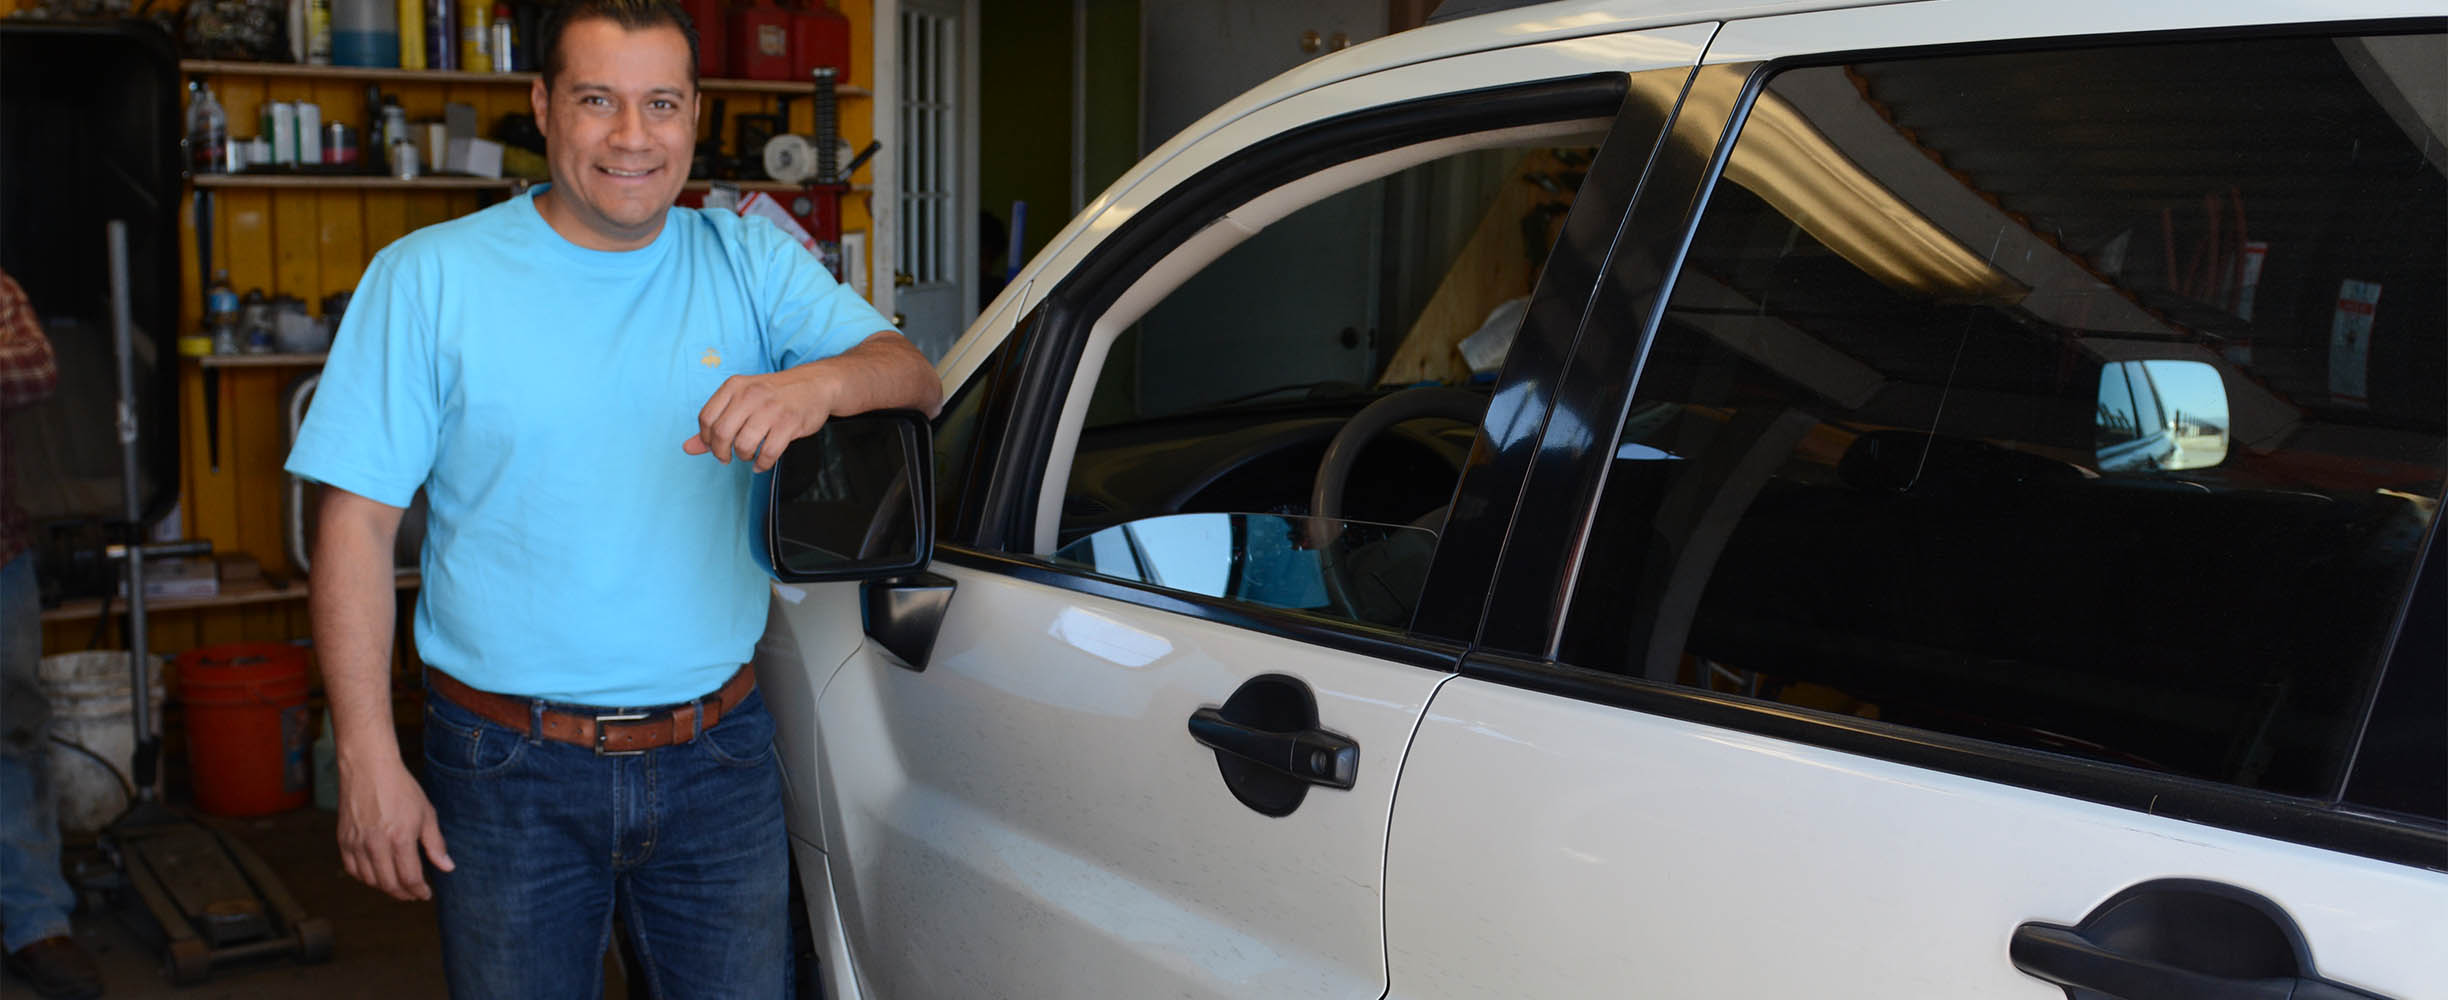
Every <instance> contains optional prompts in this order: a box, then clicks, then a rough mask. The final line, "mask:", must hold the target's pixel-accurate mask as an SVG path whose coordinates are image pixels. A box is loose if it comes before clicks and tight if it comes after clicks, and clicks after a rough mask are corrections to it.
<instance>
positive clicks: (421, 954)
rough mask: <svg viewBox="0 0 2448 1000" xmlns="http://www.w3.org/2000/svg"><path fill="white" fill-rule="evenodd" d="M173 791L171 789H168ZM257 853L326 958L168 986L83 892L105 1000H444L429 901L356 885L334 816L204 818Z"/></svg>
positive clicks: (80, 847) (616, 984) (132, 923)
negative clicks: (309, 923)
mask: <svg viewBox="0 0 2448 1000" xmlns="http://www.w3.org/2000/svg"><path fill="white" fill-rule="evenodd" d="M174 794H175V789H174ZM202 819H203V821H204V822H205V823H206V825H209V826H212V827H214V828H216V829H219V830H222V831H224V832H227V833H229V834H230V835H232V836H234V837H236V838H237V839H238V840H239V841H240V842H241V843H244V844H245V845H246V846H247V847H248V848H250V849H252V850H253V851H255V853H257V854H258V855H261V856H262V857H263V859H264V861H265V862H266V863H268V864H270V865H271V866H272V869H273V870H274V871H275V872H277V873H278V874H279V875H280V877H281V880H282V881H283V882H285V883H286V884H287V885H288V888H289V892H290V894H291V895H293V896H295V897H297V901H298V905H299V906H302V907H304V908H305V910H306V912H307V914H308V915H310V916H316V917H321V918H323V919H325V920H328V921H330V922H331V925H332V957H331V960H330V961H328V962H324V963H320V964H316V965H301V964H298V963H297V962H295V961H291V960H287V959H270V960H264V961H258V962H252V963H248V964H244V965H239V966H235V967H232V968H228V969H223V970H216V971H215V972H214V973H213V974H212V976H210V977H209V978H207V979H205V980H204V981H203V982H201V983H197V984H194V985H191V986H183V987H180V986H172V985H170V979H169V977H168V976H167V975H165V974H164V972H163V968H162V957H161V955H160V953H159V952H157V951H156V950H154V948H153V947H152V946H151V945H150V944H148V943H147V939H146V937H145V936H144V934H142V933H139V931H138V930H137V929H136V928H137V927H139V926H142V924H141V918H140V917H138V916H137V915H136V914H135V913H133V912H129V913H121V912H118V911H113V910H109V909H107V904H105V903H104V901H102V900H100V899H98V898H95V894H92V893H89V894H88V898H87V900H86V905H85V906H84V907H82V908H80V909H79V910H78V911H77V913H76V915H75V917H74V921H73V922H74V925H75V930H76V938H77V942H78V943H80V944H82V945H84V946H85V950H86V951H88V952H90V953H92V955H93V956H94V959H95V961H96V962H98V963H99V964H100V965H101V966H102V979H103V983H104V986H105V988H106V990H107V992H105V993H104V994H103V995H104V996H105V997H108V998H110V1000H331V998H334V997H349V998H356V1000H393V998H400V1000H407V998H426V997H442V996H446V995H447V994H448V990H447V989H446V988H445V987H444V984H443V979H442V944H441V933H440V931H439V930H438V929H436V927H435V926H434V913H433V904H431V903H405V902H400V901H398V900H395V899H392V898H391V897H389V896H385V895H383V894H382V893H379V892H376V891H374V890H373V889H369V888H367V887H365V886H364V885H361V884H359V883H358V882H357V881H356V880H355V879H352V878H349V877H348V873H347V872H345V871H343V870H341V868H340V848H339V844H338V841H337V840H336V839H335V836H334V830H335V819H334V814H332V813H329V812H325V811H323V810H320V809H315V808H312V807H308V808H305V809H297V810H292V811H290V812H285V813H280V814H278V815H273V816H266V817H260V818H254V819H228V818H219V817H202ZM66 855H67V856H66V858H65V859H64V860H65V862H66V864H67V865H69V866H70V867H71V869H72V870H74V868H75V867H76V866H78V865H80V864H82V865H86V866H96V865H100V864H102V863H103V862H102V860H101V852H100V851H99V850H96V849H95V848H94V847H93V846H92V844H91V838H86V841H85V843H83V844H79V843H77V842H75V841H74V840H72V841H71V842H70V843H69V844H68V846H67V849H66ZM33 996H34V991H33V989H32V988H30V987H28V986H27V985H26V984H25V982H24V981H23V980H20V979H18V978H16V977H15V976H11V975H8V974H6V973H0V1000H18V998H29V1000H30V998H32V997H33ZM604 996H605V998H606V1000H623V998H626V997H627V996H628V985H627V981H626V979H625V977H623V976H622V974H621V969H620V964H619V962H618V961H616V960H614V959H613V958H612V957H611V956H606V959H605V963H604Z"/></svg>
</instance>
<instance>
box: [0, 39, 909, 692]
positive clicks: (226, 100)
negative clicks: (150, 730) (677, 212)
mask: <svg viewBox="0 0 2448 1000" xmlns="http://www.w3.org/2000/svg"><path fill="white" fill-rule="evenodd" d="M30 5H31V4H30V2H29V0H0V15H4V14H5V13H6V12H8V11H9V10H12V9H15V8H17V7H22V6H30ZM837 6H838V7H839V9H840V10H841V12H842V13H843V14H844V15H845V16H847V17H848V18H849V19H850V20H851V33H850V37H851V61H852V75H853V82H854V83H855V84H857V85H859V86H861V87H868V86H871V85H872V84H873V82H874V80H875V72H876V69H877V66H876V63H875V61H874V58H873V56H874V41H873V31H872V30H871V28H870V25H871V22H872V10H873V8H872V3H871V0H839V2H838V5H837ZM209 79H210V81H211V84H212V87H213V91H214V93H215V94H216V95H217V96H218V97H219V98H220V100H221V102H222V104H223V106H224V107H225V108H226V109H227V110H228V112H229V118H230V121H231V123H232V127H231V131H232V133H233V134H235V135H239V136H251V135H253V134H254V133H255V131H256V129H255V125H254V122H255V121H256V120H257V113H258V109H259V108H260V107H261V106H262V105H263V103H264V102H266V101H313V102H315V103H316V104H318V105H320V106H321V108H322V111H323V120H324V121H326V122H331V121H338V122H346V123H348V124H349V125H351V126H352V127H354V128H356V129H357V130H358V132H359V134H360V135H363V134H364V128H365V125H366V122H365V121H364V118H365V86H366V84H365V82H364V81H350V80H314V79H299V78H290V77H279V78H266V77H261V76H249V75H246V74H215V75H213V76H211V77H209ZM378 86H380V87H381V88H382V90H383V91H384V92H385V93H387V94H392V95H395V96H397V97H398V99H399V102H400V104H401V105H402V106H403V107H405V108H406V109H407V112H408V117H409V119H410V120H412V121H413V120H417V119H420V118H439V117H440V116H441V114H442V109H443V106H444V105H445V104H448V103H452V102H463V103H467V104H470V105H473V106H475V108H476V109H477V112H478V119H479V122H480V127H481V128H482V129H484V130H487V131H489V130H490V129H491V128H492V125H493V123H494V122H495V121H496V120H497V119H498V118H499V117H500V116H501V115H503V114H508V113H514V112H525V111H527V110H529V104H528V86H527V84H526V83H525V82H523V81H516V82H514V81H511V80H504V81H502V82H500V83H433V82H422V81H419V82H407V83H398V82H392V81H383V82H381V83H380V84H378ZM714 97H721V98H723V99H724V101H725V102H726V103H727V105H728V110H729V112H730V113H731V114H733V115H737V114H741V113H771V112H772V111H773V110H774V108H775V104H776V100H775V98H774V97H772V96H770V95H760V94H749V93H739V92H731V93H722V92H708V93H707V94H705V95H704V96H703V97H702V99H701V100H702V101H703V104H702V105H701V107H702V111H701V126H700V127H701V129H704V130H706V131H709V132H710V130H711V126H712V111H713V106H712V103H711V102H712V98H714ZM871 107H872V102H871V101H870V99H868V98H866V97H863V96H855V95H845V96H844V97H843V99H842V101H841V114H840V120H841V129H842V132H843V137H844V138H845V139H847V140H848V141H849V142H850V143H851V144H852V146H853V148H863V147H865V145H866V144H867V142H868V141H869V139H871V138H872V137H873V134H874V127H873V120H872V117H871V114H872V112H871ZM727 125H728V123H726V128H725V131H726V132H729V131H730V129H729V128H728V127H727ZM814 127H815V125H814V109H813V108H812V107H810V102H809V101H807V100H804V99H802V100H795V101H794V102H793V108H792V122H791V128H792V130H793V131H796V132H800V133H807V132H811V131H813V130H814ZM726 138H727V137H726ZM868 179H869V178H868V168H861V174H860V175H859V176H858V177H856V178H854V180H855V181H857V182H859V183H860V184H861V185H862V186H864V185H865V183H866V182H867V181H868ZM195 196H196V192H195V190H194V189H193V188H192V187H190V188H189V189H188V190H186V191H185V192H183V194H182V201H181V238H180V244H179V245H180V254H181V262H182V268H181V274H182V275H183V276H184V277H183V281H184V283H185V289H184V291H185V294H184V295H182V296H181V298H180V301H181V302H182V303H183V306H182V307H181V316H180V325H181V328H182V329H183V330H187V331H191V332H192V331H198V330H200V328H201V326H202V323H203V316H202V313H203V288H202V286H201V284H200V281H201V279H200V276H199V270H198V262H197V260H196V239H195V229H194V220H195V212H194V203H195ZM506 196H507V195H506V194H504V193H501V192H491V191H486V192H478V191H385V190H359V189H324V190H302V189H267V188H228V187H223V188H215V189H213V190H212V202H213V212H212V253H213V262H212V266H213V267H215V268H218V269H225V270H227V271H228V272H229V278H230V283H231V285H232V286H233V287H234V288H236V289H237V290H238V291H240V292H241V293H243V292H245V291H247V290H248V289H253V288H260V289H263V291H264V293H265V294H266V295H283V294H286V295H294V296H296V297H298V298H300V299H303V300H305V302H306V303H307V305H308V308H309V309H310V310H313V311H315V312H318V313H319V312H320V311H321V308H322V306H321V303H322V299H323V297H324V296H326V295H328V294H330V293H332V292H336V291H343V290H347V289H349V288H351V287H353V286H354V285H355V284H356V282H357V279H358V278H359V276H361V275H362V274H363V273H364V271H365V265H366V261H367V260H369V259H371V258H372V257H373V256H374V254H375V253H377V252H378V251H380V250H381V249H382V248H383V247H385V246H387V245H389V244H390V243H391V241H392V240H395V239H398V238H399V237H400V236H401V235H403V234H405V233H408V232H410V231H413V230H415V229H418V228H421V227H423V226H427V225H431V224H433V223H436V222H441V221H444V220H447V219H451V218H454V217H457V216H459V215H463V214H466V213H468V212H471V211H474V210H476V209H477V208H479V207H482V206H483V205H486V204H491V203H493V202H495V201H498V200H500V199H501V198H503V197H506ZM868 197H869V196H867V195H865V194H863V193H862V194H853V195H851V196H849V197H847V198H846V199H845V204H844V205H843V213H842V214H843V228H844V229H845V230H846V231H851V232H858V231H864V230H865V229H867V228H868V227H869V224H870V218H871V216H870V214H869V205H868ZM870 266H871V268H872V262H870ZM868 287H871V288H872V287H879V285H878V284H876V283H872V282H871V283H870V285H869V286H868ZM312 370H313V369H312V368H310V367H281V368H221V369H217V372H218V377H217V379H216V380H215V381H217V386H216V387H215V389H214V390H213V392H214V395H215V397H216V398H217V400H218V403H219V406H218V410H219V420H218V427H217V430H216V431H214V432H213V434H208V430H207V427H206V420H205V400H206V388H205V383H206V382H207V379H206V378H205V375H204V369H202V368H201V367H200V366H198V365H196V364H195V363H194V362H192V361H190V362H186V363H185V364H184V366H183V368H182V372H181V376H180V380H179V411H180V417H179V420H180V424H179V435H180V465H181V469H180V498H181V508H180V509H181V511H182V516H183V523H182V525H181V527H182V529H183V532H184V534H185V535H186V537H190V538H202V539H209V540H211V541H212V542H213V545H214V548H215V550H216V551H219V552H223V553H229V552H243V553H246V554H248V555H251V556H253V557H254V558H255V559H256V561H257V562H259V563H260V564H261V565H262V566H263V567H264V569H265V570H266V572H268V573H272V574H277V575H289V576H294V575H296V570H295V567H293V566H291V565H290V563H289V559H288V554H287V551H286V546H285V544H284V542H283V540H282V533H283V524H284V521H283V512H282V506H281V505H282V501H283V494H284V492H285V480H284V477H283V474H282V472H281V462H282V459H283V458H284V456H285V450H286V438H287V428H286V415H285V414H284V413H283V412H282V411H281V406H280V402H281V397H282V395H283V393H284V390H285V388H286V387H287V386H288V385H289V384H290V383H291V382H292V381H294V380H296V379H298V378H299V377H301V376H303V375H305V374H307V373H309V372H311V371H312ZM215 435H217V444H218V448H217V449H215V448H213V447H211V446H212V445H213V444H214V443H215V442H216V437H215ZM216 454H217V459H218V461H217V462H216V461H214V460H213V459H214V458H215V457H216ZM153 621H154V624H153V626H152V628H153V635H152V641H151V642H150V643H148V645H150V646H152V647H153V648H154V649H156V650H164V651H171V652H175V651H178V650H183V649H187V648H191V647H193V646H196V645H203V644H209V643H215V642H222V641H229V640H234V639H279V638H294V637H304V636H305V635H307V633H308V623H307V621H306V613H305V606H304V603H303V602H301V601H291V602H286V603H278V604H265V605H250V606H242V607H236V608H227V609H205V610H198V611H185V612H171V613H166V614H160V615H156V616H154V619H153ZM89 629H90V622H64V623H52V624H50V625H46V626H45V628H44V633H45V639H44V641H45V647H46V648H47V649H81V648H84V644H85V641H86V638H87V636H88V632H89Z"/></svg>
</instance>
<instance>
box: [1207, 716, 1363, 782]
mask: <svg viewBox="0 0 2448 1000" xmlns="http://www.w3.org/2000/svg"><path fill="white" fill-rule="evenodd" d="M1190 738H1191V739H1194V740H1197V741H1199V745H1201V746H1204V747H1207V748H1208V749H1211V750H1214V751H1216V752H1217V753H1226V754H1231V755H1233V756H1235V757H1239V758H1241V759H1242V760H1246V761H1249V762H1250V763H1252V764H1256V765H1258V766H1260V767H1263V768H1266V769H1268V770H1270V771H1274V772H1276V773H1278V774H1283V775H1286V776H1289V777H1294V778H1299V779H1300V780H1302V781H1306V782H1308V783H1310V784H1312V785H1324V786H1326V787H1328V788H1344V789H1348V788H1350V787H1351V786H1352V782H1353V781H1355V780H1357V779H1358V778H1359V776H1360V744H1357V743H1354V742H1352V741H1351V740H1349V739H1347V738H1344V737H1342V736H1337V735H1335V734H1333V733H1330V732H1327V731H1325V730H1323V729H1301V730H1294V731H1289V732H1278V731H1275V730H1270V729H1260V728H1258V727H1256V726H1249V725H1243V724H1242V723H1238V722H1234V721H1232V720H1231V719H1227V718H1225V717H1224V711H1223V710H1222V709H1219V708H1213V707H1210V708H1202V709H1199V710H1198V711H1196V712H1192V713H1190Z"/></svg>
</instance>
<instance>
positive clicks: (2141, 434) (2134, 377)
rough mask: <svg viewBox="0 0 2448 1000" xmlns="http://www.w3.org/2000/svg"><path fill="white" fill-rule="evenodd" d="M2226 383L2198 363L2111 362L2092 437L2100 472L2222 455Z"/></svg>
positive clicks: (2104, 372) (2195, 464)
mask: <svg viewBox="0 0 2448 1000" xmlns="http://www.w3.org/2000/svg"><path fill="white" fill-rule="evenodd" d="M2228 426H2229V425H2228V414H2227V387H2226V384H2225V383H2223V382H2221V381H2219V372H2218V369H2216V368H2213V367H2211V366H2210V365H2208V364H2206V363H2203V362H2200V361H2171V360H2151V361H2112V362H2109V363H2108V365H2107V366H2106V367H2105V368H2102V369H2101V370H2100V390H2099V409H2098V410H2097V411H2096V412H2095V414H2094V416H2093V419H2092V432H2093V433H2092V441H2093V442H2094V445H2095V447H2096V456H2097V459H2098V462H2099V470H2100V471H2101V472H2144V471H2149V470H2153V469H2159V470H2167V471H2177V470H2182V469H2207V468H2209V467H2211V466H2214V465H2217V464H2219V463H2221V462H2224V461H2226V460H2227V428H2228Z"/></svg>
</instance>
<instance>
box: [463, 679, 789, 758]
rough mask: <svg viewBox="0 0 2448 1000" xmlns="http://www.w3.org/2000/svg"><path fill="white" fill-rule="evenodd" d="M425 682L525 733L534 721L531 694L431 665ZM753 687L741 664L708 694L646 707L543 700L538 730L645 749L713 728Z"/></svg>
mask: <svg viewBox="0 0 2448 1000" xmlns="http://www.w3.org/2000/svg"><path fill="white" fill-rule="evenodd" d="M425 682H426V683H428V684H431V685H433V689H434V693H436V694H439V695H441V696H442V697H445V698H448V699H450V700H451V703H452V704H454V705H457V706H459V707H461V708H464V709H467V710H468V711H470V712H474V713H476V715H477V716H479V717H481V718H483V719H485V720H487V721H489V722H493V723H495V724H497V725H500V726H503V727H505V728H509V729H516V730H518V731H519V732H522V733H524V732H528V731H530V724H531V723H532V722H534V721H535V717H534V714H533V709H534V706H535V704H536V699H534V698H521V697H518V696H516V695H507V694H495V693H493V692H491V691H479V690H477V689H475V688H472V687H469V686H467V684H466V682H463V681H461V680H460V679H458V678H456V677H452V676H451V675H449V674H446V673H443V672H442V671H439V670H435V669H433V668H431V667H428V668H426V670H425ZM754 690H756V671H755V670H752V669H750V668H748V667H747V666H741V667H740V668H739V672H738V673H736V674H732V675H731V679H730V680H727V681H724V682H723V686H722V687H719V688H716V689H715V690H714V693H713V694H709V695H706V696H705V697H703V698H698V699H696V700H694V701H688V702H683V703H681V704H679V705H674V706H672V707H670V708H661V709H656V710H654V711H650V712H585V711H571V710H569V709H566V708H556V707H554V706H553V705H551V704H549V703H548V704H546V705H545V706H544V714H543V727H542V735H543V737H544V738H545V739H548V740H558V741H560V742H563V743H570V744H575V745H577V746H582V747H586V748H587V749H589V750H593V751H595V752H596V753H598V754H604V755H617V754H637V753H645V752H646V751H648V750H652V749H655V748H656V747H667V746H672V745H674V744H680V743H687V742H689V741H690V740H694V739H696V738H697V734H698V733H701V732H704V731H706V730H708V729H712V728H714V724H715V723H718V722H721V721H722V717H723V716H724V715H725V714H726V713H728V712H730V711H731V710H732V709H734V708H737V707H739V703H740V701H741V700H742V699H744V698H746V697H748V692H750V691H754ZM700 716H703V717H704V720H705V721H704V724H703V725H700V724H699V723H698V718H699V717H700Z"/></svg>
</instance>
